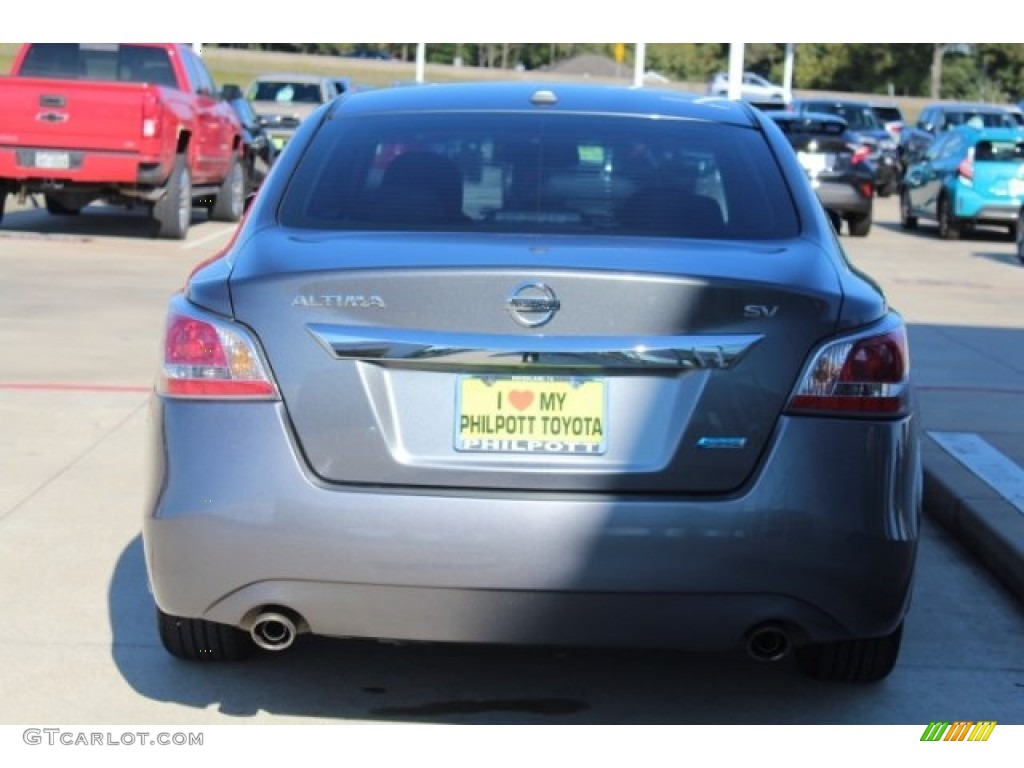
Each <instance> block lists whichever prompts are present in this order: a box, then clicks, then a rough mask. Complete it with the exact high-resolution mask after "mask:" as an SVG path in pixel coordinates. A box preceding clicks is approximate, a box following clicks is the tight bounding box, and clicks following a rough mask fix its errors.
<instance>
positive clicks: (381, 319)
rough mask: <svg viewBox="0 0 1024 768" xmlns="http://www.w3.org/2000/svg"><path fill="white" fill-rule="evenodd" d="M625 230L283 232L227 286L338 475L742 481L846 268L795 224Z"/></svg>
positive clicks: (453, 480) (728, 484)
mask: <svg viewBox="0 0 1024 768" xmlns="http://www.w3.org/2000/svg"><path fill="white" fill-rule="evenodd" d="M615 240H616V242H614V243H612V244H609V243H607V239H606V242H605V243H604V244H595V242H596V241H595V240H594V239H582V238H581V239H579V240H578V241H577V240H576V239H574V238H561V239H550V238H549V239H538V238H531V237H516V236H510V237H505V238H498V239H495V238H481V237H475V236H467V235H456V236H451V235H416V236H406V235H397V234H396V235H383V236H382V235H379V234H378V235H374V236H372V237H367V236H365V235H359V234H350V235H322V236H313V237H301V238H300V237H293V236H289V235H287V234H279V235H277V234H275V235H273V236H265V237H263V238H261V239H260V241H259V242H260V243H261V244H260V245H259V246H250V248H252V247H258V248H259V249H260V250H259V252H258V253H249V254H247V258H246V259H245V260H243V261H242V262H241V263H244V264H247V265H248V266H247V267H246V268H244V269H240V270H238V271H236V274H235V275H234V276H233V278H232V298H233V302H234V307H235V311H236V315H237V318H238V320H239V321H241V322H242V323H244V324H245V325H247V326H249V327H251V328H252V329H253V330H254V331H255V333H256V334H257V335H258V336H259V338H260V340H261V342H262V343H263V345H264V348H265V351H266V354H267V357H268V360H269V363H270V366H271V368H272V369H273V371H274V375H275V377H276V378H277V382H278V384H279V386H280V390H281V394H282V397H283V400H284V404H285V408H286V410H287V413H288V417H289V419H290V422H291V424H292V426H293V427H294V432H295V437H296V440H297V443H298V445H299V446H300V448H301V452H302V454H303V455H304V456H305V458H306V460H307V461H308V462H309V465H310V467H311V469H312V470H313V471H314V472H315V473H316V474H317V475H318V476H319V477H321V478H323V479H324V480H326V481H329V482H337V483H348V484H369V485H374V486H389V485H402V486H425V487H437V488H447V489H452V488H491V489H496V488H499V489H505V490H508V491H516V490H522V489H524V488H530V489H537V490H550V491H578V492H600V491H611V490H615V491H628V492H645V493H723V492H729V491H732V490H734V489H736V488H738V487H739V486H740V485H742V483H743V482H744V480H745V479H746V478H747V477H748V476H749V475H750V473H751V472H752V471H753V469H754V467H755V466H756V464H757V461H758V458H759V457H760V456H761V454H762V452H763V451H764V450H765V449H766V447H767V446H768V444H769V440H770V437H771V434H772V432H773V430H774V429H775V428H776V425H777V423H778V419H779V415H780V413H781V412H782V410H783V407H784V405H785V402H786V400H787V398H788V396H789V394H790V391H791V389H792V387H793V384H794V382H795V380H796V378H797V376H798V375H799V373H800V371H801V369H802V367H803V365H804V363H805V360H806V358H807V355H808V353H809V351H810V350H811V348H813V347H814V346H815V344H816V343H818V342H819V341H820V340H821V339H822V338H824V337H827V336H828V335H829V334H831V333H832V332H833V331H834V328H835V324H836V321H837V317H838V315H839V309H840V296H839V292H838V283H837V276H836V275H835V273H834V271H833V270H832V268H831V266H830V265H829V264H828V262H827V261H826V260H824V259H822V258H821V254H820V253H819V252H818V251H817V250H816V249H814V248H813V247H812V246H810V245H808V244H807V243H806V242H803V241H799V240H797V241H786V242H785V243H780V244H778V245H776V246H764V245H763V244H762V245H757V244H753V243H728V242H713V241H705V242H700V241H680V240H669V239H658V238H616V239H615ZM285 252H287V253H288V254H289V258H287V259H285V258H284V257H283V256H282V255H281V254H283V253H285ZM733 275H743V276H744V277H743V278H742V279H737V278H736V277H734V276H733Z"/></svg>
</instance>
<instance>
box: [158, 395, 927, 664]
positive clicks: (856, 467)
mask: <svg viewBox="0 0 1024 768" xmlns="http://www.w3.org/2000/svg"><path fill="white" fill-rule="evenodd" d="M154 427H155V429H154V435H155V436H156V438H157V440H156V444H155V461H154V469H155V473H154V477H153V479H152V489H153V499H152V504H151V508H150V511H149V513H148V514H147V515H146V518H145V521H144V542H145V550H146V561H147V567H148V570H149V575H150V581H151V585H152V588H153V593H154V597H155V599H156V602H157V605H158V606H159V607H160V608H161V609H162V610H163V611H165V612H166V613H170V614H173V615H177V616H186V617H192V618H205V619H208V620H212V621H217V622H222V623H225V624H231V625H235V626H239V627H242V628H245V629H248V628H249V627H250V626H251V624H252V621H253V619H254V617H255V615H256V614H257V612H258V611H259V610H261V609H263V608H265V607H267V606H275V607H283V608H286V609H288V610H290V611H293V612H295V613H296V614H298V615H299V616H300V617H301V620H302V622H303V623H304V625H306V626H308V628H309V629H310V630H311V631H312V632H314V633H316V634H322V635H328V636H351V637H372V638H388V639H404V640H426V641H455V642H495V643H527V644H538V645H589V646H607V645H616V646H632V647H671V648H687V649H709V650H710V649H725V648H731V647H735V646H737V645H739V644H740V643H742V642H743V639H744V635H745V634H746V633H747V632H749V631H750V630H751V629H752V628H754V627H756V626H758V625H761V624H764V623H770V624H779V625H782V626H784V627H785V628H786V630H787V631H788V632H789V633H790V635H791V637H793V639H794V641H795V642H805V641H816V642H822V641H828V640H834V639H842V638H846V637H872V636H881V635H884V634H887V633H888V632H890V631H891V630H893V629H894V628H895V626H896V625H897V624H898V623H899V622H900V620H901V619H902V617H903V615H904V613H905V611H906V608H907V603H908V599H909V594H910V590H911V584H912V575H913V567H914V560H915V555H916V548H917V538H918V522H919V515H920V494H921V479H920V458H919V455H918V447H917V445H918V444H917V438H916V431H915V426H914V423H913V421H912V420H911V419H909V418H908V419H905V420H900V421H894V422H860V421H852V420H850V421H839V420H823V419H811V418H788V419H783V421H782V423H781V425H780V428H779V431H778V434H777V436H776V438H775V440H774V442H773V445H772V447H771V448H770V449H769V451H768V453H767V456H766V458H765V461H764V464H763V467H762V468H761V470H760V472H759V473H758V475H757V477H756V478H755V479H754V480H753V481H752V482H751V483H750V484H749V485H748V486H747V487H746V488H745V489H743V490H742V491H741V492H738V493H737V494H735V495H732V496H729V497H715V498H686V497H678V498H666V497H643V496H635V495H633V496H616V495H615V494H613V493H606V494H599V495H598V494H595V495H585V494H578V493H576V494H556V493H545V494H540V495H538V494H533V493H527V492H520V493H507V492H506V493H500V494H498V493H494V494H480V493H475V494H467V493H464V492H459V491H457V490H451V491H443V490H436V489H435V490H426V489H424V490H421V491H419V492H415V491H413V490H410V489H391V488H358V487H340V486H332V485H328V484H325V483H323V482H321V481H319V480H317V479H316V478H314V477H312V476H311V475H310V474H309V473H308V471H307V469H306V467H305V465H304V463H303V461H302V459H301V458H300V456H299V455H298V453H297V451H296V450H295V447H294V445H293V442H292V440H291V437H290V435H289V430H288V427H287V419H286V416H285V414H284V413H283V409H282V407H281V406H280V404H275V403H251V404H222V403H199V402H184V401H166V402H164V401H162V400H157V401H156V408H155V413H154ZM837 437H838V440H837ZM823 441H827V442H823ZM823 444H828V445H829V446H830V449H829V450H827V451H826V450H821V446H822V445H823ZM168 457H173V458H172V459H171V460H168ZM794 467H801V470H800V476H799V477H793V476H792V470H793V468H794ZM836 467H842V472H837V471H836ZM787 475H789V476H788V477H787Z"/></svg>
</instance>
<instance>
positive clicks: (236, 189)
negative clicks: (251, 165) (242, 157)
mask: <svg viewBox="0 0 1024 768" xmlns="http://www.w3.org/2000/svg"><path fill="white" fill-rule="evenodd" d="M245 177H246V173H245V167H244V166H243V165H242V164H241V163H240V162H239V161H238V158H235V159H234V160H232V161H231V168H230V169H228V175H227V176H225V177H224V181H223V182H222V183H221V185H220V189H219V190H218V192H217V196H216V198H214V201H213V205H212V206H210V218H211V219H213V220H214V221H232V222H233V221H238V220H240V219H241V218H242V213H243V211H244V210H245V194H246V186H247V182H246V178H245Z"/></svg>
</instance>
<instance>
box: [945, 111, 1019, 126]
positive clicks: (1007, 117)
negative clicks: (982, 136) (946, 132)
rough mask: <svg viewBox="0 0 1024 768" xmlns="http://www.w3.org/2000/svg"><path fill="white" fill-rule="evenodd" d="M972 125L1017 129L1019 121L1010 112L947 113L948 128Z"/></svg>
mask: <svg viewBox="0 0 1024 768" xmlns="http://www.w3.org/2000/svg"><path fill="white" fill-rule="evenodd" d="M956 125H971V126H974V127H976V128H1016V127H1017V126H1018V123H1017V120H1016V119H1014V117H1013V115H1012V114H1010V113H1009V112H978V111H963V112H947V113H946V127H947V128H952V127H953V126H956Z"/></svg>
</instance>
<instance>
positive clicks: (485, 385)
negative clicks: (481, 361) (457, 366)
mask: <svg viewBox="0 0 1024 768" xmlns="http://www.w3.org/2000/svg"><path fill="white" fill-rule="evenodd" d="M455 401H456V405H455V418H454V439H453V442H454V447H455V450H456V451H458V452H460V453H501V454H509V453H513V454H541V455H552V454H570V455H584V456H601V455H603V454H604V453H605V452H606V451H607V448H608V380H607V379H605V378H603V377H600V376H492V375H478V374H464V375H460V376H459V377H458V378H457V381H456V385H455Z"/></svg>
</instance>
